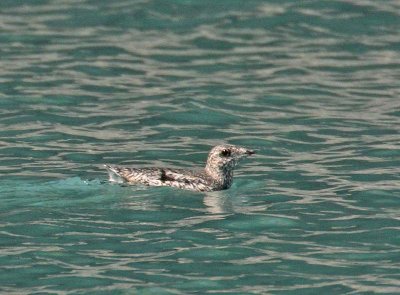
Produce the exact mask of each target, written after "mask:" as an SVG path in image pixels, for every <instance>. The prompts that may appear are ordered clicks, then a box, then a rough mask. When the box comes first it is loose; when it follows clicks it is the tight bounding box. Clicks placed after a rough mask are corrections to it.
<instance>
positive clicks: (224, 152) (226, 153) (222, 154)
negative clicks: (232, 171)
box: [221, 149, 231, 157]
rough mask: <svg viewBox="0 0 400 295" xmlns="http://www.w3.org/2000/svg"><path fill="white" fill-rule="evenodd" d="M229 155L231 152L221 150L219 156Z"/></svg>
mask: <svg viewBox="0 0 400 295" xmlns="http://www.w3.org/2000/svg"><path fill="white" fill-rule="evenodd" d="M230 155H231V151H230V150H228V149H225V150H222V152H221V156H223V157H229V156H230Z"/></svg>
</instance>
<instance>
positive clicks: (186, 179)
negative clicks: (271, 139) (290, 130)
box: [104, 144, 255, 192]
mask: <svg viewBox="0 0 400 295" xmlns="http://www.w3.org/2000/svg"><path fill="white" fill-rule="evenodd" d="M253 154H255V151H254V150H251V149H247V148H244V147H240V146H235V145H229V144H222V145H217V146H214V147H213V148H212V149H211V151H210V152H209V154H208V158H207V162H206V165H205V167H204V168H202V169H198V170H188V169H174V168H158V167H151V168H134V167H121V166H113V165H104V167H105V168H106V169H107V171H108V174H109V181H110V182H117V183H127V184H133V185H135V184H142V185H146V186H170V187H175V188H179V189H185V190H191V191H198V192H209V191H219V190H226V189H229V188H230V187H231V185H232V181H233V170H234V169H235V167H236V165H237V164H238V162H239V160H241V159H242V158H245V157H247V156H250V155H253Z"/></svg>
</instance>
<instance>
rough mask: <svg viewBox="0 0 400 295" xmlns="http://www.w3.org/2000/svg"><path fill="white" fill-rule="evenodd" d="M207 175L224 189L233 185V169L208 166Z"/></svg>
mask: <svg viewBox="0 0 400 295" xmlns="http://www.w3.org/2000/svg"><path fill="white" fill-rule="evenodd" d="M205 170H206V173H207V174H208V175H209V176H210V177H211V178H212V179H213V180H214V181H216V182H217V183H219V184H220V185H221V187H222V188H223V189H227V188H229V187H230V186H231V185H232V181H233V169H232V168H231V167H222V168H221V167H213V166H211V165H207V166H206V168H205Z"/></svg>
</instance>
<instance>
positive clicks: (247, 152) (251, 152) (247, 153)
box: [245, 150, 256, 156]
mask: <svg viewBox="0 0 400 295" xmlns="http://www.w3.org/2000/svg"><path fill="white" fill-rule="evenodd" d="M255 153H256V152H255V151H253V150H246V152H245V154H246V155H248V156H251V155H254V154H255Z"/></svg>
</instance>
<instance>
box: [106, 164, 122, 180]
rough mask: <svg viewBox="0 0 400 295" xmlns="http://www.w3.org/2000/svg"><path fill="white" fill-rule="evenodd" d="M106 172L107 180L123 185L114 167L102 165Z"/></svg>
mask: <svg viewBox="0 0 400 295" xmlns="http://www.w3.org/2000/svg"><path fill="white" fill-rule="evenodd" d="M104 167H105V168H106V169H107V172H108V180H109V181H111V182H116V183H123V182H124V179H123V178H122V177H121V176H120V174H119V171H118V169H117V168H116V167H113V166H110V165H104Z"/></svg>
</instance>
